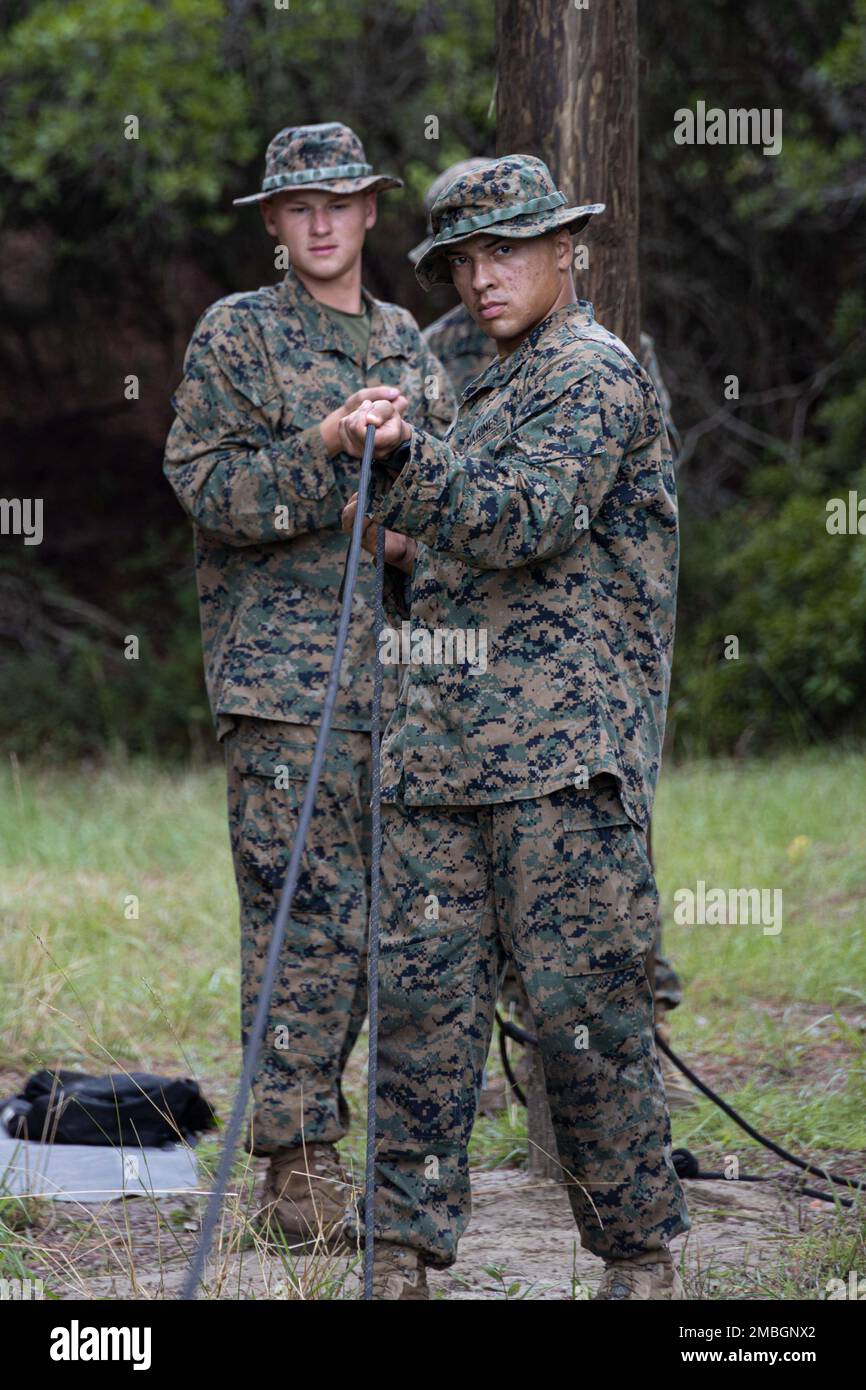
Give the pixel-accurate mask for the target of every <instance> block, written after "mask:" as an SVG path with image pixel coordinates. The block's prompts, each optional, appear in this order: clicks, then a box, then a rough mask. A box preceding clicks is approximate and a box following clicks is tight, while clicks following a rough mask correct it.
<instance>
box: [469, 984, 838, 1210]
mask: <svg viewBox="0 0 866 1390" xmlns="http://www.w3.org/2000/svg"><path fill="white" fill-rule="evenodd" d="M496 1022H497V1023H498V1025H499V1051H500V1056H501V1057H502V1059H503V1063H504V1066H505V1074H506V1076H507V1077H508V1080H509V1083H510V1085H511V1088H512V1090H513V1091H514V1092H515V1094H516V1095H517V1097H518V1099H519V1100H520V1102H521V1104H522V1105H525V1104H526V1101H525V1099H524V1097H523V1093H522V1091H521V1090H520V1087H519V1086H518V1085H517V1083H516V1082H515V1081H514V1075H513V1072H512V1069H511V1066H510V1063H509V1061H508V1054H507V1051H506V1047H505V1039H506V1038H513V1039H514V1041H515V1042H519V1043H520V1044H521V1045H522V1046H525V1047H538V1039H537V1038H534V1037H533V1036H532V1034H531V1033H527V1032H526V1031H525V1030H524V1029H523V1028H518V1026H517V1024H515V1023H512V1022H510V1020H508V1019H505V1018H503V1017H502V1015H501V1014H500V1013H499V1011H498V1009H497V1011H496ZM655 1040H656V1044H657V1046H658V1047H660V1048H661V1050H662V1052H664V1054H665V1056H666V1057H669V1058H670V1060H671V1061H672V1062H673V1064H674V1066H675V1067H678V1068H679V1070H680V1071H681V1072H682V1073H683V1075H684V1076H685V1077H687V1078H688V1080H689V1081H691V1083H692V1085H693V1086H696V1087H697V1088H698V1090H699V1091H702V1092H703V1094H704V1095H705V1096H707V1097H708V1098H709V1099H710V1100H711V1101H712V1102H713V1104H714V1105H717V1106H718V1107H719V1109H720V1110H722V1111H724V1113H725V1114H726V1115H728V1116H729V1117H730V1119H732V1120H733V1121H734V1123H735V1124H737V1125H739V1127H740V1129H743V1130H745V1132H746V1134H748V1135H749V1136H750V1137H751V1138H752V1139H756V1140H757V1142H758V1143H759V1144H762V1145H763V1146H764V1148H765V1149H769V1150H770V1151H771V1153H774V1154H777V1155H778V1157H779V1158H782V1159H784V1160H785V1162H786V1163H791V1164H793V1166H794V1167H795V1168H799V1169H801V1170H802V1171H803V1172H804V1173H811V1174H812V1175H813V1176H814V1177H817V1178H823V1179H824V1181H825V1182H830V1183H835V1184H837V1185H838V1186H839V1187H847V1188H853V1189H854V1191H856V1192H863V1191H866V1183H864V1182H861V1181H859V1180H858V1179H857V1178H840V1177H837V1176H836V1174H835V1173H829V1172H828V1171H827V1169H826V1168H818V1167H816V1166H815V1165H814V1164H811V1163H807V1162H806V1161H805V1159H802V1158H798V1157H797V1155H796V1154H792V1153H790V1152H789V1151H788V1150H787V1149H783V1148H782V1146H781V1144H777V1143H775V1141H774V1140H772V1139H768V1138H767V1136H766V1135H765V1134H761V1132H760V1130H757V1129H755V1127H754V1126H753V1125H750V1124H749V1122H748V1120H744V1119H743V1117H742V1115H739V1114H738V1113H737V1111H736V1110H735V1109H734V1107H733V1106H732V1105H729V1104H728V1102H727V1101H726V1100H723V1099H722V1097H721V1096H720V1095H718V1094H717V1093H716V1092H715V1091H714V1090H713V1088H712V1086H708V1085H707V1084H706V1082H704V1081H701V1079H700V1077H699V1076H697V1075H696V1074H695V1072H693V1071H692V1070H691V1068H690V1067H688V1066H686V1064H685V1062H684V1061H683V1060H682V1058H680V1057H678V1056H677V1055H676V1053H675V1052H674V1051H673V1049H672V1048H671V1047H670V1046H669V1044H668V1043H666V1042H665V1041H664V1039H663V1038H661V1037H659V1035H658V1033H656V1038H655ZM673 1158H674V1167H675V1168H676V1171H677V1174H678V1176H679V1177H682V1178H708V1179H709V1178H723V1177H724V1176H725V1174H724V1173H702V1172H701V1170H700V1165H699V1164H698V1160H697V1159H696V1158H695V1156H694V1154H693V1153H691V1151H690V1150H689V1149H675V1150H674V1154H673ZM739 1181H741V1182H775V1181H776V1179H775V1178H772V1177H751V1176H748V1175H746V1174H744V1173H741V1174H740V1177H739ZM801 1190H802V1191H803V1192H804V1193H805V1194H806V1195H807V1196H809V1197H820V1198H821V1200H822V1201H824V1202H839V1203H841V1205H842V1206H845V1207H851V1206H853V1205H854V1203H853V1201H852V1200H851V1199H850V1198H848V1197H838V1196H837V1195H836V1194H835V1193H828V1192H819V1191H818V1190H817V1189H816V1188H813V1187H804V1188H802V1189H801Z"/></svg>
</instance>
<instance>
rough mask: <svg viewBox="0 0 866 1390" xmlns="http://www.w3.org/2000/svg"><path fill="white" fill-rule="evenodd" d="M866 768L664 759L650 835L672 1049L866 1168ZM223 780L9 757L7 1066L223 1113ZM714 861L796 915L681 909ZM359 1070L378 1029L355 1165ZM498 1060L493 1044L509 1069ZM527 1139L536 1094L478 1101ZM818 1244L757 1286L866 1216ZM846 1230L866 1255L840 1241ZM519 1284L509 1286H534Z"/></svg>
mask: <svg viewBox="0 0 866 1390" xmlns="http://www.w3.org/2000/svg"><path fill="white" fill-rule="evenodd" d="M862 765H863V754H862V751H861V750H858V749H856V748H854V749H847V750H846V749H835V750H813V751H810V752H808V753H806V754H802V755H798V756H790V757H785V758H781V759H777V760H774V761H773V762H769V761H768V762H747V763H742V764H721V763H691V764H688V765H685V766H682V767H670V768H666V770H665V773H664V776H663V778H662V783H661V787H660V791H659V796H658V801H657V807H656V815H655V822H654V832H653V834H654V843H655V855H656V861H657V865H658V879H659V886H660V890H661V893H662V899H663V904H664V917H665V924H666V925H665V949H666V952H667V954H668V955H669V956H671V957H672V958H673V959H674V961H675V963H676V965H677V968H678V970H679V972H680V975H681V977H682V980H683V985H684V991H685V995H684V1002H683V1004H682V1005H681V1006H680V1008H679V1009H678V1010H677V1011H676V1013H675V1014H674V1015H673V1018H672V1022H673V1045H674V1047H675V1049H676V1050H677V1051H680V1052H681V1053H682V1055H683V1056H684V1057H685V1058H686V1059H687V1060H688V1061H690V1062H691V1063H692V1064H693V1065H694V1066H695V1068H696V1070H697V1071H698V1072H699V1073H700V1074H701V1075H702V1076H706V1077H707V1078H708V1079H709V1080H710V1082H711V1084H713V1085H714V1086H716V1088H717V1089H719V1090H720V1091H721V1093H722V1094H723V1095H725V1097H726V1098H727V1099H729V1100H730V1101H731V1102H732V1103H733V1104H734V1105H735V1106H736V1107H737V1108H738V1109H741V1110H742V1111H743V1112H745V1113H746V1115H747V1116H748V1117H749V1118H750V1119H751V1120H752V1122H753V1123H755V1124H756V1125H757V1126H758V1128H759V1129H762V1130H764V1131H765V1132H767V1133H769V1134H771V1135H772V1136H773V1137H774V1138H775V1139H776V1140H777V1141H779V1142H781V1143H782V1144H785V1145H786V1146H787V1147H789V1148H793V1149H794V1150H795V1151H796V1152H798V1153H801V1154H805V1155H806V1156H811V1157H812V1158H813V1160H815V1161H817V1162H826V1163H828V1164H830V1165H831V1166H834V1167H835V1168H836V1169H837V1171H840V1172H844V1173H847V1174H849V1175H855V1174H860V1175H861V1176H862V1173H863V1168H864V1166H866V1165H864V1163H863V1152H864V1149H866V1107H864V1104H863V1094H864V1070H866V1057H864V1052H866V996H864V989H866V932H864V917H866V778H864V777H863V774H862ZM224 797H225V792H224V784H223V774H222V770H221V768H219V767H213V768H206V769H198V770H192V771H190V770H184V771H179V772H176V773H173V772H170V771H167V770H165V769H162V768H158V767H156V766H154V765H152V764H149V763H145V762H141V763H139V762H125V761H123V760H122V759H117V760H114V761H112V762H111V763H110V764H107V765H104V766H97V765H94V766H92V767H89V768H62V767H53V766H50V765H38V764H35V763H31V764H24V765H22V766H21V767H18V766H17V765H14V766H13V765H7V766H6V767H5V768H3V769H0V932H2V949H0V990H2V1001H3V1008H2V1013H0V1019H2V1022H0V1067H2V1068H3V1069H5V1070H6V1071H8V1072H10V1073H14V1075H15V1076H16V1077H17V1076H19V1075H20V1074H21V1073H27V1072H30V1071H33V1070H36V1069H38V1068H41V1067H44V1066H51V1065H63V1066H72V1067H80V1068H82V1069H85V1070H96V1071H107V1070H113V1069H120V1068H123V1067H128V1068H138V1069H147V1070H155V1071H168V1072H170V1073H172V1074H178V1073H183V1074H187V1075H192V1076H201V1075H205V1076H207V1077H208V1078H213V1080H212V1082H211V1081H209V1085H208V1088H207V1093H208V1095H209V1097H210V1098H211V1099H213V1100H214V1102H215V1103H216V1104H217V1106H218V1108H219V1109H220V1111H221V1113H222V1114H223V1115H225V1114H226V1113H227V1110H228V1106H229V1103H230V1099H231V1097H232V1094H233V1088H234V1083H235V1078H236V1076H237V1074H238V1070H239V1055H238V1044H237V1040H238V1033H239V992H238V978H237V976H238V963H239V946H238V929H237V901H236V896H235V887H234V879H233V875H232V868H231V859H230V855H229V847H228V832H227V824H226V813H225V800H224ZM699 879H703V880H704V882H705V883H706V884H707V886H708V887H724V888H729V887H757V888H769V889H774V888H778V889H781V891H782V894H783V914H784V915H783V925H782V930H781V932H780V933H779V934H778V935H777V936H771V935H765V934H764V933H763V932H762V930H761V927H760V926H759V925H743V926H713V925H703V926H700V925H697V926H678V925H676V924H675V923H674V922H673V904H674V893H675V892H676V891H677V890H678V889H680V888H686V887H691V888H694V886H695V884H696V882H697V880H699ZM364 1070H365V1067H364V1056H363V1052H362V1049H361V1048H359V1049H356V1053H355V1057H354V1058H353V1063H352V1069H351V1076H350V1078H349V1085H348V1093H349V1098H350V1101H351V1102H352V1108H353V1112H354V1123H353V1129H352V1133H351V1135H350V1136H349V1138H348V1139H347V1140H346V1141H345V1142H344V1145H343V1148H344V1151H345V1156H346V1157H347V1158H349V1159H350V1160H351V1162H352V1163H353V1165H354V1168H355V1173H356V1175H357V1176H360V1174H361V1172H362V1163H363V1121H364V1116H363V1097H364ZM498 1070H499V1063H498V1058H497V1057H495V1056H492V1057H491V1071H492V1073H494V1074H495V1073H497V1072H498ZM7 1089H11V1086H10V1087H8V1088H7ZM526 1144H527V1139H526V1127H525V1118H524V1112H523V1111H522V1110H514V1111H510V1112H503V1113H501V1114H499V1115H497V1116H494V1117H490V1118H481V1119H479V1121H478V1123H477V1125H476V1130H475V1134H474V1135H473V1142H472V1161H473V1163H474V1164H475V1165H476V1166H486V1167H495V1166H497V1165H514V1164H516V1163H520V1162H522V1161H523V1158H524V1156H525V1152H526ZM674 1144H675V1146H688V1147H690V1148H692V1149H693V1150H695V1151H696V1152H698V1153H699V1154H700V1158H701V1163H702V1166H703V1167H705V1168H720V1167H721V1166H722V1163H723V1161H724V1159H725V1157H726V1156H730V1155H734V1156H736V1157H737V1158H738V1160H739V1161H740V1163H741V1166H742V1170H743V1171H744V1172H750V1171H755V1172H762V1171H773V1170H778V1168H779V1163H778V1161H777V1160H775V1159H772V1158H771V1157H770V1156H769V1155H767V1156H766V1157H765V1156H764V1153H763V1151H762V1150H760V1149H759V1148H758V1147H757V1146H756V1145H755V1144H754V1143H753V1142H752V1141H751V1140H749V1139H747V1137H746V1136H745V1135H744V1134H742V1132H741V1131H740V1130H739V1129H738V1128H737V1127H736V1126H735V1125H734V1124H733V1122H731V1121H729V1120H728V1119H727V1118H726V1117H725V1116H723V1115H722V1114H721V1112H719V1111H718V1110H716V1109H715V1108H714V1107H713V1106H712V1105H711V1104H710V1103H709V1102H708V1101H704V1100H701V1101H700V1103H699V1106H698V1109H697V1110H696V1111H695V1112H686V1113H679V1112H677V1113H675V1115H674ZM216 1153H217V1140H215V1139H214V1138H210V1139H206V1140H205V1141H204V1142H203V1144H202V1145H201V1146H200V1149H199V1154H200V1156H201V1159H202V1164H203V1168H204V1170H205V1172H207V1170H208V1169H209V1168H210V1167H211V1166H212V1164H213V1163H214V1162H215V1159H216ZM235 1177H236V1179H237V1187H238V1190H239V1197H238V1201H239V1202H240V1201H241V1196H242V1194H246V1195H247V1196H248V1189H249V1186H250V1183H249V1173H248V1171H247V1169H246V1168H245V1166H244V1160H243V1158H242V1157H241V1158H239V1159H238V1162H237V1163H236V1165H235ZM120 1205H122V1206H125V1205H126V1204H120ZM23 1210H24V1209H23V1208H22V1206H21V1205H20V1204H17V1203H16V1202H15V1201H14V1200H12V1199H8V1198H7V1199H4V1200H3V1201H2V1202H0V1222H2V1223H3V1224H4V1225H5V1226H6V1229H7V1231H8V1232H9V1234H10V1236H11V1235H13V1234H14V1233H15V1232H17V1231H19V1230H20V1228H21V1226H22V1224H26V1222H25V1221H24V1217H22V1211H23ZM809 1239H810V1240H812V1239H814V1240H816V1241H822V1240H823V1241H824V1242H825V1244H824V1245H823V1246H822V1247H821V1249H820V1250H818V1251H812V1253H811V1255H810V1256H809V1252H806V1253H805V1254H804V1253H803V1252H804V1249H805V1247H800V1246H798V1251H799V1253H798V1254H797V1256H796V1259H795V1258H794V1257H793V1256H792V1260H791V1262H789V1264H788V1265H787V1266H785V1265H784V1264H780V1266H779V1270H778V1271H769V1272H767V1274H766V1288H767V1290H769V1292H767V1293H765V1294H763V1295H760V1294H759V1295H757V1296H766V1297H787V1296H790V1294H789V1293H786V1292H784V1290H785V1289H789V1288H790V1287H792V1286H793V1285H792V1284H791V1280H793V1281H794V1284H795V1285H796V1286H797V1287H800V1288H802V1280H800V1282H799V1283H798V1282H797V1281H798V1278H799V1276H798V1274H797V1267H798V1261H802V1260H804V1259H806V1258H807V1256H808V1257H809V1258H810V1259H811V1267H812V1270H813V1275H814V1270H815V1269H816V1268H817V1269H820V1270H822V1271H823V1270H826V1269H830V1270H836V1269H837V1267H838V1268H839V1269H841V1267H842V1266H843V1265H845V1260H846V1259H849V1260H850V1259H851V1258H853V1257H854V1255H856V1254H857V1252H858V1251H859V1261H860V1263H859V1266H858V1265H857V1264H856V1263H854V1264H848V1265H847V1266H845V1268H846V1269H847V1268H858V1267H859V1268H862V1267H863V1235H862V1231H861V1232H859V1233H858V1234H857V1235H856V1237H852V1236H851V1235H850V1233H845V1234H839V1235H838V1236H837V1237H834V1239H835V1240H836V1241H837V1244H838V1247H839V1248H838V1249H836V1247H833V1248H830V1247H829V1246H827V1245H826V1240H827V1238H826V1237H824V1236H823V1235H822V1236H815V1237H809ZM851 1239H855V1240H856V1242H857V1247H856V1250H855V1251H853V1252H852V1250H851V1249H850V1248H849V1246H848V1245H845V1248H844V1250H843V1249H842V1246H843V1245H844V1243H845V1241H850V1240H851ZM246 1242H247V1245H249V1244H250V1237H249V1235H247V1237H246ZM0 1244H3V1242H0ZM239 1248H240V1247H239ZM2 1263H3V1269H2V1270H0V1273H3V1271H4V1270H9V1271H10V1272H12V1271H13V1269H14V1272H16V1273H17V1274H19V1275H21V1274H23V1272H24V1266H23V1265H22V1262H21V1256H20V1253H15V1251H14V1250H13V1249H12V1247H11V1245H10V1244H7V1245H6V1249H5V1253H4V1254H3V1261H2ZM493 1273H494V1271H493V1268H491V1276H492V1277H493ZM293 1277H294V1276H293V1275H292V1273H291V1271H288V1272H287V1274H286V1279H287V1287H288V1289H289V1293H288V1295H287V1296H289V1297H292V1296H310V1295H309V1293H305V1292H304V1291H303V1290H301V1292H300V1293H298V1292H297V1291H295V1292H294V1293H293V1292H292V1290H293V1289H295V1285H294V1284H293V1283H292V1278H293ZM496 1277H499V1271H498V1269H497V1270H496ZM842 1277H844V1270H842ZM714 1278H715V1276H714V1275H713V1273H712V1271H710V1272H708V1273H707V1275H706V1287H707V1290H708V1292H707V1293H705V1296H716V1297H724V1296H733V1297H736V1296H737V1292H736V1290H735V1289H734V1290H732V1289H731V1287H730V1280H729V1276H725V1277H724V1278H721V1280H720V1281H719V1280H716V1281H715V1283H714ZM330 1279H331V1276H330V1275H328V1274H323V1275H322V1278H321V1281H320V1283H321V1288H322V1292H321V1293H319V1294H318V1295H315V1296H325V1297H343V1296H345V1294H344V1293H343V1292H342V1291H341V1287H340V1286H339V1282H337V1283H335V1284H333V1287H332V1285H331V1283H330V1282H329V1280H330ZM726 1279H728V1282H727V1283H726ZM503 1288H504V1294H503V1296H505V1297H515V1296H518V1297H519V1296H531V1294H529V1295H527V1294H525V1293H523V1291H521V1290H518V1289H517V1288H516V1287H514V1288H513V1287H512V1285H511V1284H507V1285H503ZM715 1288H721V1289H722V1290H724V1289H727V1290H728V1292H727V1294H725V1293H724V1292H721V1293H719V1292H715V1293H714V1292H713V1290H714V1289H715ZM800 1296H809V1295H808V1294H805V1295H804V1294H801V1295H800ZM812 1296H817V1295H815V1294H812Z"/></svg>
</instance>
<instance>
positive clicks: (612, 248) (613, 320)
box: [496, 0, 640, 354]
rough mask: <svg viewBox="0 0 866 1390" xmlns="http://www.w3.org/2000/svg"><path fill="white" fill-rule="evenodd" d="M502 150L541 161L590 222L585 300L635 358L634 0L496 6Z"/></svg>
mask: <svg viewBox="0 0 866 1390" xmlns="http://www.w3.org/2000/svg"><path fill="white" fill-rule="evenodd" d="M496 42H497V79H496V148H497V151H498V152H499V154H513V153H515V152H522V153H527V154H536V155H538V156H540V158H542V159H543V160H544V161H545V162H546V163H547V164H548V165H549V166H550V169H551V171H552V173H553V176H554V178H555V179H556V180H557V182H558V183H559V185H560V187H561V188H563V189H564V191H565V192H566V194H568V196H569V197H570V198H573V199H574V201H575V202H576V203H596V202H597V203H604V204H605V205H606V208H607V211H606V212H605V213H604V214H603V215H602V216H600V217H599V218H598V219H596V220H594V222H593V223H592V235H591V240H590V241H589V245H588V249H589V265H588V268H587V270H585V271H582V272H581V275H580V290H581V295H582V297H584V298H586V299H591V300H592V302H593V304H594V305H595V311H596V315H597V317H598V319H599V320H600V321H601V322H602V323H603V324H604V325H605V327H606V328H609V329H611V330H612V332H614V333H616V334H617V336H618V337H620V338H622V340H623V342H625V343H627V344H628V346H629V347H630V348H631V349H632V351H633V352H634V353H635V354H637V352H638V346H639V338H640V285H639V282H638V215H639V202H638V169H637V129H638V121H637V109H638V41H637V0H607V3H605V4H601V3H598V0H592V2H591V0H584V7H583V8H578V7H577V3H576V0H573V3H565V2H564V0H534V3H533V4H532V5H527V4H525V2H524V0H498V3H497V7H496Z"/></svg>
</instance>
